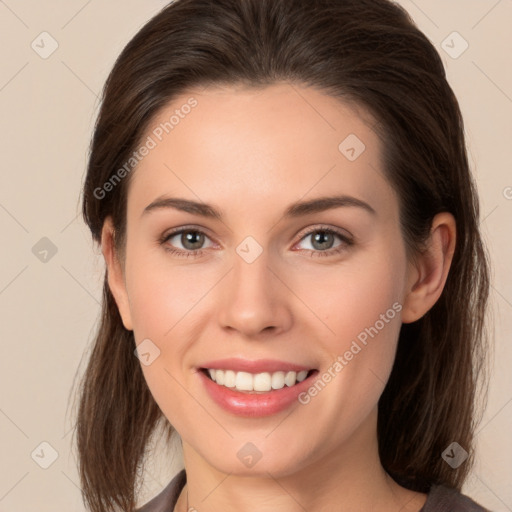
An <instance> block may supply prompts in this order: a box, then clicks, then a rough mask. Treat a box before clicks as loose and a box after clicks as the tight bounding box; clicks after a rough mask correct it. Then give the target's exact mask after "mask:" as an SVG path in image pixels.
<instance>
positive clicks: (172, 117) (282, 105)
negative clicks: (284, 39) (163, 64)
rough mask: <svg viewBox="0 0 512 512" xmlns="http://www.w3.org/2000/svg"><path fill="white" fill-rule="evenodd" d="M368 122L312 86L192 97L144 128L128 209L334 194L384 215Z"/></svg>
mask: <svg viewBox="0 0 512 512" xmlns="http://www.w3.org/2000/svg"><path fill="white" fill-rule="evenodd" d="M374 124H375V122H374V120H373V118H372V117H371V115H370V114H369V113H368V112H367V111H366V110H365V109H363V108H361V107H356V106H354V105H350V104H348V103H345V102H342V101H340V100H339V99H336V98H333V97H331V96H328V95H327V94H325V93H323V92H320V91H318V90H316V89H313V88H310V87H304V86H302V87H299V86H297V85H291V84H287V83H283V84H276V85H272V86H268V87H264V88H259V89H254V88H246V87H240V86H238V87H235V86H229V87H227V86H226V87H221V86H215V87H214V86H210V87H208V88H205V89H195V90H190V91H189V92H187V93H184V94H181V95H180V96H178V97H176V98H174V100H173V101H172V102H170V103H169V104H168V105H167V106H166V107H164V108H162V109H161V110H160V111H159V112H158V113H157V115H156V116H155V117H154V118H153V120H152V122H151V123H150V124H149V126H148V128H147V130H146V133H145V134H144V136H143V138H142V143H145V142H146V143H147V144H148V145H150V146H151V149H150V151H149V152H148V153H147V155H146V156H144V157H143V158H142V159H141V161H140V162H139V163H138V165H137V166H136V169H135V171H134V173H133V176H132V182H131V184H130V189H129V195H128V202H129V205H130V204H132V205H134V206H135V207H136V208H137V209H138V210H141V211H142V209H143V208H144V207H145V206H146V205H147V204H148V203H149V202H151V201H152V200H154V199H155V197H157V196H159V195H162V194H173V195H180V196H182V197H189V198H193V199H195V200H198V199H201V200H204V201H207V202H212V203H216V204H219V205H224V206H227V205H228V204H229V205H233V206H234V207H236V206H239V207H243V206H248V204H249V203H250V204H251V206H252V207H256V206H257V204H258V200H262V199H267V200H271V199H272V198H274V199H276V201H277V202H276V204H279V201H278V200H277V198H280V200H281V202H282V203H284V202H286V203H288V202H291V201H293V200H297V199H299V198H301V197H305V196H311V197H313V196H315V195H320V194H321V195H325V193H331V192H333V191H336V192H340V193H344V194H351V195H355V196H360V197H361V198H362V197H364V198H365V200H367V201H368V202H373V203H376V204H378V205H380V207H381V208H383V207H387V208H389V207H390V205H389V204H386V203H389V202H390V201H391V202H393V200H394V199H395V197H394V193H393V191H392V190H391V188H390V186H389V184H388V183H387V180H386V179H385V177H384V175H383V172H382V164H381V142H380V139H379V138H378V135H377V133H376V132H375V131H374V130H373V128H372V127H373V125H374ZM287 198H288V199H289V200H290V201H288V199H287ZM284 206H285V205H284V204H283V207H284ZM391 206H392V205H391ZM253 211H254V210H253Z"/></svg>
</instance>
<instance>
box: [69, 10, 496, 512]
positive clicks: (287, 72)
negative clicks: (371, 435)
mask: <svg viewBox="0 0 512 512" xmlns="http://www.w3.org/2000/svg"><path fill="white" fill-rule="evenodd" d="M283 81H286V82H288V83H297V84H301V85H306V86H311V87H315V88H317V89H319V90H321V91H323V92H325V93H327V94H329V95H331V96H333V97H336V98H339V99H340V100H342V101H348V102H352V103H353V104H356V105H362V106H364V107H365V108H367V109H368V111H369V112H371V113H372V115H373V117H374V118H375V119H376V120H377V124H376V126H375V128H376V129H377V130H378V132H379V134H380V136H381V138H382V141H383V148H384V150H383V151H384V155H383V157H384V158H383V161H384V166H385V169H384V171H385V173H386V176H387V178H388V180H389V182H390V183H391V184H392V186H393V187H394V188H395V190H396V191H397V193H398V196H399V201H400V214H401V228H402V232H403V236H404V240H405V242H406V244H407V247H408V249H409V250H410V251H411V254H414V252H417V251H420V250H421V247H422V243H423V242H424V241H425V240H426V238H427V237H428V234H429V229H430V225H431V221H432V219H433V217H434V215H436V214H437V213H439V212H442V211H447V212H451V213H452V214H453V215H454V217H455V220H456V223H457V244H456V250H455V254H454V259H453V263H452V268H451V270H450V273H449V275H448V279H447V282H446V286H445V289H444V291H443V293H442V295H441V297H440V299H439V300H438V302H437V303H436V304H435V305H434V307H433V308H432V309H431V310H430V311H429V312H428V313H427V314H426V315H425V316H424V317H422V318H421V319H420V320H418V321H416V322H414V323H412V324H404V325H403V326H402V329H401V332H400V337H399V342H398V348H397V354H396V361H395V365H394V367H393V371H392V373H391V376H390V379H389V382H388V383H387V386H386V388H385V390H384V392H383V394H382V396H381V399H380V402H379V416H378V440H379V451H380V457H381V462H382V465H383V467H384V468H385V470H386V471H387V472H388V473H390V474H391V475H392V476H393V477H394V478H395V480H397V481H398V482H399V483H401V484H402V485H403V486H405V487H408V488H410V489H414V490H417V491H421V492H428V489H429V486H430V485H431V484H434V483H443V484H446V485H450V486H452V487H455V488H457V489H459V490H460V488H461V485H462V483H463V481H464V479H465V478H466V477H467V475H468V472H469V470H470V468H471V463H472V455H473V449H472V448H473V446H472V443H473V437H474V428H475V413H476V412H477V407H476V403H477V402H476V399H477V398H479V397H481V396H483V395H481V394H479V393H478V391H479V387H478V382H480V381H479V378H480V377H482V376H483V377H485V376H486V372H485V368H486V359H485V354H486V349H485V342H486V340H487V335H486V323H485V311H486V306H487V299H488V293H489V267H488V258H487V255H486V251H485V248H484V246H483V243H482V240H481V236H480V234H479V226H478V222H479V221H478V219H479V206H478V199H477V195H476V189H475V185H474V181H473V178H472V176H471V174H470V170H469V166H468V160H467V155H466V148H465V140H464V129H463V120H462V117H461V112H460V109H459V106H458V102H457V100H456V98H455V96H454V94H453V91H452V89H451V88H450V86H449V84H448V83H447V80H446V76H445V71H444V68H443V65H442V61H441V59H440V57H439V55H438V53H437V52H436V50H435V48H434V47H433V46H432V44H431V43H430V42H429V41H428V39H427V38H426V37H425V35H424V34H423V33H421V31H420V30H418V28H417V27H416V26H415V25H414V23H413V22H412V20H411V18H410V17H409V16H408V14H407V13H406V12H405V11H404V10H403V9H402V8H401V7H399V6H398V5H397V4H394V3H392V2H390V1H387V0H315V1H314V2H312V1H311V0H215V1H211V0H177V1H175V2H173V3H172V4H170V5H168V6H167V7H166V8H164V9H163V10H162V11H161V12H160V13H159V14H158V15H156V16H155V17H154V18H153V19H151V20H150V21H149V22H148V23H147V24H146V25H145V26H144V27H143V28H142V29H141V30H140V31H139V32H138V33H137V34H136V36H135V37H134V38H133V39H132V40H131V41H130V42H129V43H128V45H127V46H126V47H125V49H124V50H123V52H122V53H121V55H120V56H119V58H118V59H117V61H116V63H115V65H114V68H113V70H112V71H111V73H110V75H109V77H108V79H107V82H106V84H105V88H104V91H103V100H102V105H101V110H100V112H99V116H98V119H97V123H96V126H95V131H94V135H93V139H92V143H91V148H90V158H89V163H88V169H87V176H86V180H85V185H84V197H83V215H84V218H85V221H86V222H87V224H88V226H89V227H90V229H91V232H92V235H93V238H94V240H95V241H96V242H100V236H101V229H102V226H103V223H104V221H105V219H106V217H107V216H112V218H113V222H114V226H115V230H116V234H117V237H116V247H117V248H118V250H119V251H121V252H122V249H123V234H124V232H125V227H126V226H125V224H126V197H127V188H128V186H129V183H130V174H128V176H127V177H126V178H125V179H123V180H120V182H119V183H118V184H116V186H115V187H114V188H113V190H111V191H110V192H109V193H108V194H107V195H106V197H102V198H99V194H98V190H99V189H100V188H101V187H103V185H104V184H105V183H106V182H108V181H109V179H111V178H112V176H113V175H114V173H115V172H116V171H117V170H118V169H119V168H121V167H122V166H123V165H124V164H125V162H126V161H127V160H128V159H129V157H130V155H131V154H132V153H133V151H134V149H135V148H136V147H137V144H138V142H139V141H140V140H141V137H142V136H143V134H144V132H145V130H146V129H147V127H148V124H149V122H150V121H151V120H152V119H153V118H154V116H155V115H156V114H157V113H158V112H159V110H160V109H161V108H162V107H164V106H166V105H167V104H168V103H169V101H171V100H172V99H173V98H175V97H176V96H177V95H179V94H182V93H184V92H186V91H187V90H188V89H189V88H192V87H194V86H206V85H211V84H214V85H215V84H222V85H226V84H228V85H229V84H242V85H247V86H250V87H264V86H266V85H270V84H273V83H276V82H283ZM134 348H135V342H134V338H133V333H132V332H131V331H127V330H126V329H124V327H123V324H122V322H121V318H120V315H119V312H118V310H117V307H116V304H115V301H114V298H113V296H112V294H111V292H110V289H109V286H108V283H107V280H106V276H105V281H104V292H103V305H102V316H101V321H100V324H99V326H98V330H97V334H96V338H95V340H94V346H93V350H92V353H91V355H90V359H89V362H88V366H87V369H86V371H85V374H84V376H83V380H82V382H81V388H80V403H79V410H78V414H77V420H78V421H77V430H76V435H77V446H78V455H79V472H80V478H81V483H82V493H83V497H84V500H85V501H86V503H87V505H88V507H89V508H90V510H92V511H93V512H104V511H111V510H117V509H116V508H115V507H116V506H117V507H119V509H120V510H123V511H132V510H133V509H134V507H135V506H136V498H137V492H136V482H137V477H138V472H139V471H140V470H141V468H142V467H143V463H144V460H145V456H146V455H147V453H146V450H147V444H148V441H149V439H150V437H151V435H152V433H154V432H155V429H156V427H157V426H158V425H159V424H161V425H163V427H164V429H165V430H166V432H167V435H168V437H167V440H169V439H170V436H171V434H172V432H173V427H172V426H171V425H170V424H169V423H168V422H166V419H165V417H164V416H163V414H162V412H161V411H160V409H159V407H158V406H157V404H156V402H155V401H154V399H153V397H152V395H151V393H150V391H149V389H148V387H147V385H146V382H145V379H144V377H143V373H142V370H141V367H140V363H139V361H138V359H137V358H136V357H135V356H134ZM482 382H483V380H482ZM482 389H483V390H484V391H485V387H482ZM453 441H457V442H458V443H459V444H460V445H461V446H462V447H464V448H465V449H466V450H467V451H468V452H469V453H470V458H469V459H468V460H467V461H466V462H465V463H464V464H462V465H461V466H460V467H459V468H458V469H455V470H454V469H452V468H451V467H450V466H449V465H448V464H447V463H446V462H445V461H443V459H442V458H441V453H442V452H443V451H444V450H445V448H446V447H447V446H448V445H449V444H450V443H452V442H453Z"/></svg>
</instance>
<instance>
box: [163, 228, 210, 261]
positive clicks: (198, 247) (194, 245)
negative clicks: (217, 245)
mask: <svg viewBox="0 0 512 512" xmlns="http://www.w3.org/2000/svg"><path fill="white" fill-rule="evenodd" d="M205 240H210V238H209V237H208V236H207V235H206V234H205V233H204V232H203V231H201V230H200V229H196V228H192V227H190V228H179V229H177V230H174V231H171V232H170V233H166V234H165V235H164V236H163V237H162V238H161V239H160V240H159V242H160V244H161V245H163V246H164V249H165V250H166V251H168V252H170V253H172V254H175V255H176V256H184V257H189V256H196V255H198V254H200V253H202V251H203V250H204V249H205V248H204V247H203V245H204V243H205ZM177 244H178V248H176V245H177ZM179 245H181V249H180V248H179ZM213 245H214V244H212V245H211V246H213Z"/></svg>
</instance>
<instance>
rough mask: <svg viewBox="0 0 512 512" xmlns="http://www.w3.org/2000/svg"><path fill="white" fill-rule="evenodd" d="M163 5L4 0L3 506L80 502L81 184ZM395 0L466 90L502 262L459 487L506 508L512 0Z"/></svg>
mask: <svg viewBox="0 0 512 512" xmlns="http://www.w3.org/2000/svg"><path fill="white" fill-rule="evenodd" d="M165 3H166V2H164V1H158V0H144V1H143V0H138V1H137V0H122V1H121V0H108V1H103V2H101V1H99V0H89V1H87V0H51V1H50V0H47V1H41V0H6V1H1V0H0V26H1V30H0V48H1V50H0V51H1V66H0V109H1V113H2V122H1V135H0V140H1V144H2V147H1V149H2V151H1V171H0V173H1V174H0V176H1V186H0V228H1V233H2V243H1V247H2V249H1V266H0V311H1V323H0V336H1V340H2V342H1V343H2V344H1V347H2V357H1V359H0V365H1V366H0V379H1V381H0V385H1V389H2V393H1V401H0V439H1V446H2V451H1V455H0V460H1V468H0V470H1V473H0V475H1V478H0V512H6V511H9V512H21V511H27V510H38V511H39V512H50V511H52V512H54V511H56V510H66V511H67V512H71V511H77V512H78V511H83V510H84V507H83V504H82V503H81V498H80V489H79V480H78V476H77V471H76V461H75V455H74V452H73V451H72V447H71V437H72V436H71V433H72V430H73V424H74V419H73V415H72V410H71V407H68V405H70V404H71V403H72V402H71V401H70V402H69V404H68V400H70V399H71V398H72V397H71V396H70V393H71V391H72V390H73V389H74V387H73V384H74V377H75V374H76V372H77V368H79V366H80V365H81V366H80V369H83V365H84V364H85V356H84V357H83V354H84V353H85V351H86V350H87V349H88V347H89V343H90V341H91V337H92V331H93V327H94V325H95V322H96V319H97V315H98V313H99V298H100V296H101V294H100V289H101V279H102V273H103V266H102V260H101V259H100V257H99V252H98V250H97V249H95V248H93V246H92V244H91V241H90V236H89V233H88V232H87V230H86V228H85V225H84V224H83V222H82V220H81V218H80V215H79V208H80V207H79V193H80V187H81V183H82V180H83V177H84V171H85V165H86V155H87V148H88V144H89V138H90V135H91V130H92V127H93V122H94V119H95V115H96V112H97V109H98V95H99V92H100V90H101V88H102V86H103V83H104V80H105V78H106V76H107V73H108V71H109V70H110V68H111V66H112V64H113V62H114V59H115V58H116V56H117V55H118V54H119V52H120V51H121V49H122V48H123V46H124V45H125V44H126V43H127V42H128V40H129V39H130V38H131V37H132V36H133V35H134V34H135V32H136V31H137V30H138V29H139V28H140V27H141V26H142V25H143V24H144V23H145V22H146V21H147V20H148V19H149V18H150V17H151V16H152V15H153V14H155V13H156V12H157V11H158V10H160V8H162V7H163V6H164V5H165ZM400 4H402V5H403V6H404V7H405V8H406V9H407V10H408V11H409V12H410V13H411V15H412V16H413V18H414V19H415V20H416V22H417V23H418V25H419V27H420V29H421V30H423V31H424V32H425V33H426V34H427V36H428V37H429V38H430V40H431V41H432V42H433V43H434V44H435V46H436V47H437V48H438V50H439V52H440V54H441V55H442V58H443V61H444V62H445V65H446V67H447V72H448V76H449V81H450V83H451V85H452V87H453V88H454V90H455V93H456V95H457V96H458V98H459V101H460V104H461V108H462V111H463V114H464V117H465V122H466V130H467V137H468V138H467V140H468V147H469V154H470V159H471V163H472V167H473V169H474V170H475V174H476V177H477V181H478V185H479V190H480V196H481V200H482V212H483V216H482V228H483V232H484V235H485V237H486V239H487V241H488V244H489V250H490V252H491V255H492V259H493V264H494V275H493V289H492V292H493V293H492V305H493V311H494V317H495V335H496V349H495V358H494V359H495V362H494V369H493V372H494V373H493V378H492V382H491V388H490V395H489V404H488V408H487V412H486V414H485V417H484V420H483V422H482V424H481V425H480V429H479V434H478V450H477V466H476V470H475V471H474V473H473V475H472V477H471V479H470V480H469V481H468V482H467V485H466V486H465V488H464V491H465V492H466V493H467V494H469V495H470V496H472V497H473V498H474V499H475V500H477V501H479V502H481V503H482V504H483V505H485V506H486V507H488V508H490V509H491V510H493V511H500V512H504V511H511V510H512V441H511V435H510V432H511V425H512V372H510V367H511V365H512V344H511V343H510V339H511V335H512V272H511V271H510V268H509V265H510V262H511V261H512V241H511V237H512V229H511V221H512V173H511V168H510V157H511V144H512V125H511V122H510V120H511V114H512V73H511V69H510V63H511V62H510V52H511V49H512V48H511V47H512V45H511V43H512V37H511V32H510V25H511V22H512V1H511V0H499V1H497V0H479V1H476V0H456V1H455V0H450V1H445V0H435V1H428V2H427V1H426V0H415V1H412V0H401V1H400ZM43 31H46V32H48V33H49V34H50V35H51V37H52V38H54V39H55V40H56V42H57V43H58V48H57V49H56V51H55V52H54V53H53V54H52V55H50V56H49V57H48V58H46V59H43V58H42V57H41V56H40V55H39V54H38V53H37V52H36V51H35V50H34V49H32V47H31V44H32V42H33V41H35V43H34V45H36V44H39V47H37V46H35V48H36V49H37V50H38V51H39V53H41V52H43V51H48V50H49V49H51V40H50V39H49V36H40V37H39V35H40V34H41V33H42V32H43ZM454 31H456V32H458V33H459V34H460V35H461V36H462V38H463V39H464V40H465V41H467V43H468V44H469V47H468V48H467V50H466V51H464V52H463V53H462V54H461V55H460V56H457V58H454V57H453V56H456V54H457V53H460V51H461V50H462V49H463V48H464V41H463V40H462V39H460V38H459V37H458V36H457V35H455V36H453V35H452V36H450V37H449V38H448V39H446V38H447V36H449V35H450V34H452V32H454ZM42 37H44V38H45V39H44V48H43V43H41V38H42ZM445 40H446V42H445V43H444V44H443V41H445ZM445 45H449V46H451V47H452V48H451V49H449V51H450V52H451V53H452V56H450V55H449V54H448V53H447V52H446V51H445V50H444V49H443V47H445V48H447V49H448V47H447V46H445ZM43 237H47V238H48V239H49V240H51V243H52V244H53V246H54V247H55V249H56V250H57V252H56V253H55V254H52V251H51V248H50V251H49V252H48V253H47V254H46V255H45V253H44V252H41V251H43V250H45V248H46V250H48V247H49V246H48V245H45V244H48V241H43V242H39V241H40V239H41V238H43ZM38 243H39V244H42V245H36V244H38ZM34 246H36V249H33V247H34ZM55 249H54V250H55ZM34 253H35V254H34ZM44 257H46V260H47V261H46V262H44V261H41V258H44ZM43 442H45V443H49V445H50V446H48V445H42V446H41V443H43ZM55 452H56V453H55ZM54 453H55V455H57V454H58V455H57V458H56V460H55V461H53V463H51V462H52V454H54ZM162 453H163V452H162ZM50 463H51V465H49V467H48V468H47V469H44V468H42V467H41V465H43V466H44V465H48V464H50ZM180 463H181V462H180V460H179V458H178V460H177V461H176V462H175V464H172V463H169V462H166V460H165V456H162V460H161V461H159V462H158V461H157V463H156V464H155V465H154V466H153V467H152V468H151V470H150V472H149V474H148V481H147V485H146V487H145V496H146V497H147V498H149V497H151V496H152V495H153V494H155V493H156V492H158V490H159V489H160V488H162V487H163V486H164V485H165V484H166V483H167V482H168V481H169V479H170V478H171V477H172V476H173V474H174V472H175V471H176V470H177V469H178V468H179V465H180Z"/></svg>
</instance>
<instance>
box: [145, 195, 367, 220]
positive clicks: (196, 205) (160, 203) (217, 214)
mask: <svg viewBox="0 0 512 512" xmlns="http://www.w3.org/2000/svg"><path fill="white" fill-rule="evenodd" d="M342 206H344V207H357V208H361V209H363V210H365V211H367V212H368V213H370V214H372V215H376V214H377V212H376V211H375V210H374V209H373V208H372V207H371V206H370V205H369V204H368V203H366V202H364V201H362V200H361V199H357V198H355V197H352V196H346V195H341V196H327V197H319V198H316V199H311V200H309V201H297V202H296V203H292V204H291V205H290V206H288V208H287V209H286V211H285V212H284V214H283V217H284V218H296V217H301V216H304V215H309V214H312V213H319V212H323V211H326V210H330V209H333V208H339V207H342ZM165 208H174V209H176V210H180V211H183V212H187V213H191V214H194V215H200V216H202V217H206V218H211V219H217V220H220V221H222V219H223V215H222V213H221V211H220V210H218V209H217V208H215V207H214V206H212V205H210V204H207V203H200V202H197V201H192V200H190V199H182V198H177V197H167V196H162V197H158V198H157V199H155V200H154V201H153V202H152V203H150V204H149V205H148V206H146V208H144V211H143V212H142V216H144V215H145V214H147V213H150V212H152V211H155V210H160V209H165Z"/></svg>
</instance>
